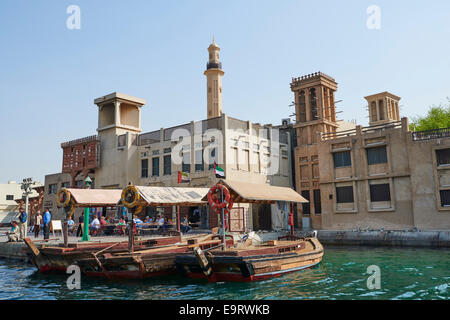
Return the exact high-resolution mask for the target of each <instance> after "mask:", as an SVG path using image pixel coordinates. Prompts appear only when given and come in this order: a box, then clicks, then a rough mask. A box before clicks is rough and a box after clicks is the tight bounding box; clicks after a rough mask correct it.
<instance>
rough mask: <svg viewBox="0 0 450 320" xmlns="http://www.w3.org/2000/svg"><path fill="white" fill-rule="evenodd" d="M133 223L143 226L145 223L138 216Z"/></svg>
mask: <svg viewBox="0 0 450 320" xmlns="http://www.w3.org/2000/svg"><path fill="white" fill-rule="evenodd" d="M133 222H134V224H142V223H144V222H143V221H142V220H141V219H139V218H138V217H136V216H135V217H134V218H133Z"/></svg>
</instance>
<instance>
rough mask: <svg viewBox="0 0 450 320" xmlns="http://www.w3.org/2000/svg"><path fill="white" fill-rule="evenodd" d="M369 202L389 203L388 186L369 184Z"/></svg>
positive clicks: (389, 193)
mask: <svg viewBox="0 0 450 320" xmlns="http://www.w3.org/2000/svg"><path fill="white" fill-rule="evenodd" d="M370 201H372V202H380V201H391V192H390V190H389V184H388V183H386V184H371V185H370Z"/></svg>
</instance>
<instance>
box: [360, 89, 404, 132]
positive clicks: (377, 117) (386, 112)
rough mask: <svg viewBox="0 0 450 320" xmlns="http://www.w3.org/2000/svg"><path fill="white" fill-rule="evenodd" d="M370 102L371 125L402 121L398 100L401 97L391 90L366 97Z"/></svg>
mask: <svg viewBox="0 0 450 320" xmlns="http://www.w3.org/2000/svg"><path fill="white" fill-rule="evenodd" d="M364 99H366V100H367V103H368V104H369V119H370V120H369V125H370V126H373V125H378V124H386V123H391V122H396V121H400V113H399V107H398V102H399V101H400V99H401V98H400V97H398V96H396V95H395V94H392V93H390V92H387V91H385V92H381V93H377V94H373V95H370V96H367V97H364Z"/></svg>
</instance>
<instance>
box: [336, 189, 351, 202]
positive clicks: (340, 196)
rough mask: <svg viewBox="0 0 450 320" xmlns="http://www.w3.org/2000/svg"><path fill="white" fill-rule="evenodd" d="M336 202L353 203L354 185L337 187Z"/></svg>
mask: <svg viewBox="0 0 450 320" xmlns="http://www.w3.org/2000/svg"><path fill="white" fill-rule="evenodd" d="M336 202H337V203H352V202H354V200H353V187H352V186H349V187H336Z"/></svg>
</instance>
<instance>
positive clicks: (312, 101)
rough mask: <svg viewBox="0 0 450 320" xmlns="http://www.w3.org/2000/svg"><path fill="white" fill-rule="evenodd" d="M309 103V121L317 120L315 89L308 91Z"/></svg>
mask: <svg viewBox="0 0 450 320" xmlns="http://www.w3.org/2000/svg"><path fill="white" fill-rule="evenodd" d="M309 103H310V105H311V119H310V120H311V121H314V120H317V119H318V117H317V97H316V89H314V88H311V89H310V90H309Z"/></svg>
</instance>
